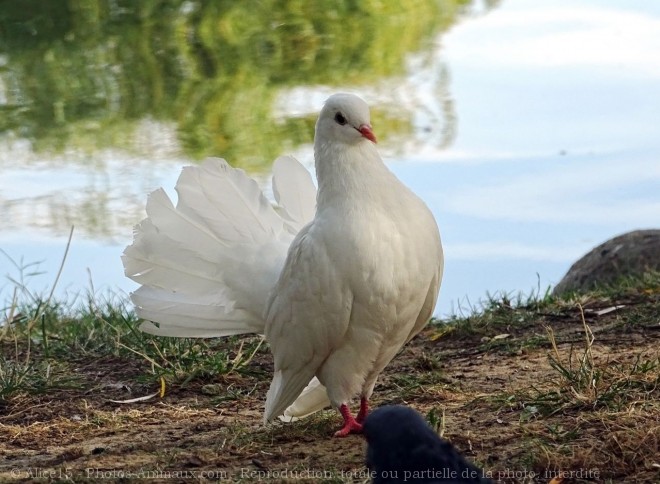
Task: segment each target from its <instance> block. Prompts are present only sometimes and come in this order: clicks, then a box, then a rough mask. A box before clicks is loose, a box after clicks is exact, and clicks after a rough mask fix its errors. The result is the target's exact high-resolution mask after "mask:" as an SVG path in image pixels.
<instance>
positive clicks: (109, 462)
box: [0, 303, 660, 483]
mask: <svg viewBox="0 0 660 484" xmlns="http://www.w3.org/2000/svg"><path fill="white" fill-rule="evenodd" d="M608 304H609V303H608ZM634 306H635V304H627V305H626V306H625V307H624V308H620V309H617V310H611V311H610V312H608V313H606V314H603V315H598V314H597V311H598V310H599V309H602V307H598V305H595V306H594V307H592V308H588V309H587V310H586V311H585V315H586V322H587V323H588V325H589V327H590V328H591V331H592V332H593V335H594V338H595V340H594V343H593V345H592V347H591V352H592V357H593V360H594V361H595V362H596V364H598V365H605V366H609V367H610V368H613V367H617V365H618V366H619V367H621V368H629V367H633V366H634V364H635V361H639V358H640V357H641V358H642V359H643V360H651V361H652V360H653V359H656V361H657V358H658V352H659V348H660V318H658V319H656V320H654V321H648V320H647V321H644V322H643V324H633V323H631V321H633V320H634V315H635V313H634V311H635V307H634ZM544 325H547V326H549V327H552V328H553V331H554V334H555V338H556V341H557V350H558V353H554V350H553V348H552V345H551V344H550V343H549V341H548V333H547V330H546V329H545V327H544ZM504 329H505V330H506V331H505V332H502V328H497V330H496V331H495V333H497V334H490V335H489V336H484V334H483V333H480V334H476V335H472V336H470V335H469V334H463V333H462V334H459V333H458V332H449V333H447V334H444V333H443V331H442V327H441V326H430V327H428V328H427V329H426V330H424V331H423V332H422V333H421V334H420V335H419V336H418V337H416V338H415V339H414V340H413V341H412V342H411V343H410V344H409V345H408V346H407V347H406V348H405V349H404V350H403V351H402V352H401V354H399V356H398V357H397V358H396V359H395V360H394V361H393V362H392V363H391V364H390V365H389V367H388V368H387V370H386V371H385V373H384V374H383V375H382V376H381V378H380V380H379V383H378V384H377V386H376V390H375V393H374V397H373V405H374V406H380V405H384V404H405V405H410V406H411V407H413V408H415V409H417V410H419V411H420V412H422V413H424V414H426V415H428V414H429V412H430V413H431V415H432V419H434V421H435V422H436V423H437V424H438V428H439V430H440V431H441V432H442V433H443V434H444V436H445V438H448V439H449V440H451V441H452V442H453V443H454V445H456V446H457V447H458V448H459V449H460V450H461V451H462V452H464V453H465V454H466V455H467V456H468V457H469V458H470V459H472V460H473V461H475V462H476V463H478V464H479V465H481V466H482V467H484V469H485V470H486V471H487V472H488V473H489V475H490V476H491V477H493V478H494V479H499V480H500V482H549V481H550V480H551V479H552V478H553V477H556V475H557V474H558V473H559V472H560V471H561V472H564V473H565V474H564V480H563V482H564V483H567V482H607V481H609V482H649V483H650V482H660V456H659V452H660V450H659V449H660V447H659V446H660V405H658V398H659V395H660V393H659V392H660V390H659V389H658V388H657V387H655V389H653V388H651V390H648V387H647V393H649V398H648V400H644V399H636V401H633V402H627V403H626V404H625V405H623V406H621V408H615V409H613V408H584V406H582V407H581V406H580V405H579V404H580V398H583V397H582V396H580V395H578V394H576V395H575V399H576V402H577V405H573V406H571V405H566V406H564V407H562V408H561V409H560V408H559V407H558V411H557V412H555V413H554V414H553V413H552V412H550V414H547V413H546V414H545V415H542V414H541V413H539V412H538V411H537V410H538V402H539V401H540V400H539V398H541V397H538V398H537V400H534V398H535V397H534V395H537V396H538V395H546V396H547V395H548V394H550V395H551V394H552V392H553V389H557V388H559V386H558V385H559V383H557V382H558V379H559V373H558V372H557V370H556V369H553V368H552V366H551V365H550V362H549V355H553V354H554V355H555V356H559V357H561V358H562V359H565V361H568V358H569V355H571V354H573V355H581V354H582V353H583V352H584V348H585V344H584V341H585V333H584V326H583V323H582V319H581V317H580V312H579V310H578V309H577V308H575V307H573V308H568V309H566V311H564V312H561V313H552V314H543V313H542V312H541V313H539V315H538V318H537V319H536V320H535V321H532V322H529V323H525V324H521V325H520V326H515V327H510V328H504ZM504 335H508V336H504ZM571 351H572V353H571ZM137 364H138V362H137V360H128V359H127V360H124V359H119V358H108V359H105V360H97V361H80V362H79V364H78V365H77V366H76V368H75V371H76V373H77V375H78V376H83V377H84V379H85V381H86V382H88V385H86V388H85V389H82V390H80V391H71V390H67V391H62V392H57V391H54V392H49V393H48V394H44V395H37V396H34V395H32V396H23V397H20V398H15V399H13V400H11V401H10V402H9V403H8V404H7V405H5V406H4V407H0V452H1V455H2V458H1V460H0V481H3V482H5V481H10V480H21V481H23V482H31V481H32V482H44V481H75V482H97V481H98V480H100V479H105V480H107V481H119V482H129V481H133V480H136V479H139V478H150V479H152V482H192V481H205V482H216V481H221V480H233V481H242V480H244V481H248V480H259V481H265V480H272V481H282V480H296V481H299V482H306V481H309V482H322V481H325V482H350V481H354V482H368V481H369V479H368V474H367V470H366V469H365V467H364V455H365V450H366V444H365V442H364V440H363V438H362V437H361V436H359V435H351V436H349V437H347V438H344V439H340V438H333V437H332V433H333V431H334V430H336V429H337V428H338V427H339V424H340V419H339V416H338V414H336V412H334V411H331V410H328V411H325V412H321V413H319V414H317V415H315V416H312V417H310V418H308V419H304V420H302V421H299V422H295V423H290V424H283V423H276V424H271V425H268V426H263V425H262V422H261V417H262V411H263V405H264V399H265V394H266V390H267V388H268V385H269V372H270V365H271V360H270V356H269V355H268V353H267V352H266V351H264V352H259V353H257V355H256V356H255V358H254V359H253V360H252V361H251V362H250V364H249V367H248V368H247V371H244V372H240V373H236V372H234V373H229V374H226V375H222V376H218V377H217V378H215V379H214V381H213V382H210V383H209V382H196V381H192V382H190V383H189V384H187V385H175V386H170V387H168V388H167V391H166V394H165V396H164V397H163V398H159V397H155V398H152V399H150V400H147V401H144V402H137V403H130V404H122V403H114V402H112V401H111V400H125V399H128V398H133V397H136V396H141V395H147V394H151V393H154V392H155V391H158V382H157V381H155V380H154V379H151V380H145V379H144V371H143V370H144V369H143V368H141V369H139V368H137V367H136V365H137ZM622 371H623V370H622ZM651 378H656V384H657V378H658V369H657V368H656V369H655V370H654V373H653V372H652V373H651ZM129 390H130V391H129ZM544 392H545V393H544ZM556 392H559V390H556ZM557 394H558V393H557ZM530 402H531V403H530ZM569 473H570V474H569ZM555 482H559V481H555Z"/></svg>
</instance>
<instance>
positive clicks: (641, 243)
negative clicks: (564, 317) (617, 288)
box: [552, 230, 660, 296]
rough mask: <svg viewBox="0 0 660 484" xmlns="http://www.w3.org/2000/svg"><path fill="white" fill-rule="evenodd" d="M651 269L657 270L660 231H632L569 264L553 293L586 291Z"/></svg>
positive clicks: (659, 269) (658, 267)
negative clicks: (569, 266)
mask: <svg viewBox="0 0 660 484" xmlns="http://www.w3.org/2000/svg"><path fill="white" fill-rule="evenodd" d="M652 271H660V230H635V231H633V232H628V233H626V234H623V235H619V236H618V237H614V238H613V239H610V240H608V241H607V242H604V243H603V244H601V245H599V246H598V247H596V248H595V249H592V250H591V251H590V252H589V253H588V254H586V255H585V256H584V257H582V258H581V259H580V260H578V261H577V262H576V263H575V264H573V265H572V266H571V268H570V269H569V270H568V272H567V273H566V275H565V276H564V277H563V278H562V280H561V281H559V284H557V285H556V286H555V288H554V289H553V291H552V293H553V294H554V295H555V296H557V295H560V294H564V293H567V292H586V291H589V290H592V289H595V288H596V287H600V286H607V285H611V284H613V283H615V282H616V281H617V280H619V279H620V278H622V277H629V276H637V277H640V276H642V274H644V273H646V272H652Z"/></svg>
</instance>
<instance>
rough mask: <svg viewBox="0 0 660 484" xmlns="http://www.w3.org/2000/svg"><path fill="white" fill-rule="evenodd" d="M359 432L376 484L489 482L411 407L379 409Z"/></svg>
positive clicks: (370, 416)
mask: <svg viewBox="0 0 660 484" xmlns="http://www.w3.org/2000/svg"><path fill="white" fill-rule="evenodd" d="M363 432H364V436H365V437H366V439H367V444H368V449H367V467H368V468H369V470H370V471H371V472H372V474H373V475H374V479H373V482H374V483H376V484H382V483H396V482H426V483H431V482H438V483H440V482H443V483H464V484H467V483H487V482H491V481H490V480H489V479H486V478H485V477H484V474H483V471H482V470H481V469H479V468H478V467H476V466H475V465H474V464H472V463H470V462H469V461H468V460H467V459H466V458H465V457H463V456H462V455H461V454H460V453H459V452H458V451H457V450H456V449H455V448H454V446H452V445H451V444H450V443H449V442H448V441H446V440H444V439H442V438H440V436H439V435H438V434H437V433H436V432H435V431H434V430H433V429H432V428H431V427H430V426H429V425H428V424H427V423H426V420H424V418H423V417H422V416H421V415H420V414H419V413H417V412H416V411H415V410H413V409H411V408H408V407H404V406H400V405H396V406H386V407H380V408H378V409H376V410H375V411H373V412H372V413H371V415H369V416H368V417H367V419H366V421H365V423H364V427H363Z"/></svg>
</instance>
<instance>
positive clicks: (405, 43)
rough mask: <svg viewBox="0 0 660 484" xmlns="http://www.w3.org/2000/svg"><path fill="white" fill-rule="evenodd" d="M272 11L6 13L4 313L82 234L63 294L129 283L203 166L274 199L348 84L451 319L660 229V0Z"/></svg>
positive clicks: (188, 6) (1, 207) (1, 231)
mask: <svg viewBox="0 0 660 484" xmlns="http://www.w3.org/2000/svg"><path fill="white" fill-rule="evenodd" d="M413 3H414V2H413ZM463 3H465V2H461V4H463ZM268 4H269V2H262V3H261V4H260V5H262V9H257V10H256V11H251V12H244V11H242V8H243V7H242V5H241V4H238V5H235V4H233V3H232V2H204V1H181V2H168V3H167V4H166V5H165V3H164V2H159V1H145V2H141V3H140V4H139V6H134V4H133V3H132V2H121V1H115V2H100V1H99V2H93V1H90V2H81V3H80V5H85V7H82V6H80V7H77V8H76V9H74V10H66V11H61V10H58V7H57V6H54V4H48V5H51V6H50V7H47V9H46V10H48V9H52V11H48V12H46V11H43V10H39V11H38V12H30V11H29V9H26V8H23V9H19V10H17V11H15V12H10V11H5V12H3V13H2V14H0V27H1V28H0V32H2V34H3V35H4V38H3V39H2V43H1V44H0V112H1V113H2V114H1V115H0V116H1V117H2V120H0V217H1V221H2V223H1V224H0V249H2V252H1V253H0V276H2V282H1V283H0V306H4V305H5V302H6V301H8V299H9V297H10V295H11V292H12V291H13V288H14V287H15V286H16V282H17V281H19V282H21V283H22V284H24V285H25V287H26V289H27V290H28V291H30V292H31V293H33V294H38V293H43V292H44V291H46V290H48V289H49V288H50V287H51V286H52V283H53V281H54V279H55V277H56V274H57V270H58V267H59V265H60V262H61V259H62V256H63V253H64V250H65V247H66V243H67V238H68V234H69V231H70V228H71V226H74V232H73V239H72V242H71V246H70V248H69V253H68V256H67V259H66V262H65V264H64V269H63V271H62V274H61V277H60V280H59V282H58V285H57V287H56V291H55V292H56V294H57V296H58V297H60V298H74V297H75V295H76V294H85V293H87V292H88V291H90V290H94V291H96V292H98V293H100V294H108V293H119V294H123V293H125V292H129V291H131V290H132V289H134V288H135V285H134V284H133V283H132V282H131V281H130V280H128V279H126V278H125V277H124V276H123V269H122V265H121V261H120V259H119V256H120V254H121V252H122V250H123V248H124V247H125V246H126V245H127V244H129V243H130V241H131V238H132V226H133V225H134V224H135V223H136V222H138V221H139V220H140V219H141V218H142V217H144V212H143V209H144V202H145V200H146V194H147V193H148V192H149V191H151V190H153V189H155V188H157V187H159V186H161V185H162V186H165V187H166V188H167V189H168V191H169V192H172V190H171V189H172V187H173V186H174V182H175V181H176V178H177V176H178V174H179V171H180V168H181V166H182V165H184V164H189V163H195V162H197V161H198V160H199V159H201V158H203V157H204V156H223V157H225V158H226V159H227V160H228V161H229V162H230V163H232V164H237V165H241V166H243V167H245V168H246V169H248V170H250V171H251V172H252V173H254V174H255V176H256V177H258V178H259V180H261V181H262V183H263V185H264V187H267V186H268V183H269V164H270V162H271V161H272V160H273V159H275V158H276V157H277V156H278V155H280V154H283V153H291V154H294V155H295V156H297V157H298V158H299V159H300V160H301V161H302V162H303V163H304V164H305V165H306V166H309V167H311V166H312V163H313V161H312V146H311V140H312V136H313V123H314V120H315V115H316V113H317V112H318V110H319V108H320V106H321V104H322V102H323V100H324V99H325V98H326V97H327V96H328V95H329V94H330V93H332V92H335V91H339V90H350V91H353V92H356V93H358V94H360V95H362V96H363V97H364V98H365V99H366V100H367V101H368V102H370V104H371V105H372V106H373V112H372V118H373V119H372V121H373V124H374V128H375V131H376V133H377V135H378V136H379V140H380V149H381V152H382V153H383V155H384V157H385V158H386V160H387V162H388V165H389V166H390V168H391V169H392V170H393V171H394V172H395V173H396V174H397V175H398V176H399V177H400V178H401V179H402V180H403V181H404V182H405V183H407V184H408V185H409V186H411V187H412V188H413V189H414V190H415V191H416V192H417V193H418V194H420V195H421V196H422V197H423V198H424V199H425V200H426V202H427V203H428V204H429V205H430V207H431V208H432V210H433V212H434V214H435V215H436V218H437V220H438V222H439V225H440V228H441V232H442V236H443V243H444V246H445V256H446V272H445V276H444V281H443V288H442V291H441V298H440V302H439V305H438V308H437V311H436V312H437V313H438V314H440V315H443V314H448V313H451V312H452V311H459V310H461V308H467V307H469V306H470V305H474V304H476V303H477V302H478V301H479V299H481V298H483V297H484V296H485V295H486V292H490V293H495V292H499V291H504V292H509V293H511V292H512V293H517V292H518V291H524V292H527V293H528V292H530V291H531V290H535V289H536V288H537V287H540V289H541V291H544V290H545V289H546V288H547V287H548V286H549V285H552V284H554V283H556V282H558V280H559V279H560V278H561V276H562V275H563V274H564V273H565V271H566V270H567V269H568V267H569V266H570V264H571V263H572V262H573V261H574V260H575V259H576V258H578V257H579V256H580V255H582V254H583V253H584V252H586V251H587V250H589V249H590V248H591V247H593V246H594V245H596V244H598V243H600V242H601V241H603V240H605V239H607V238H609V237H612V236H614V235H616V234H618V233H621V232H625V231H628V230H632V229H638V228H648V227H658V226H659V225H660V156H659V155H660V128H659V127H658V126H659V124H658V119H660V56H659V55H658V54H657V53H658V52H660V4H658V5H656V3H655V2H642V1H639V2H633V1H631V2H615V1H593V2H588V1H565V2H561V1H537V2H525V1H522V0H521V1H513V0H512V1H503V2H474V3H470V2H468V4H467V5H465V6H459V5H456V4H454V3H452V2H442V5H443V8H442V9H441V8H440V7H439V6H438V5H439V4H438V3H436V2H434V1H429V2H425V1H419V2H416V3H415V5H414V6H411V7H410V10H407V9H406V8H407V7H397V8H399V10H396V9H394V10H392V8H393V7H387V6H380V7H378V8H375V7H374V8H371V9H370V10H368V11H359V12H355V11H350V10H349V9H348V7H344V6H343V4H341V3H340V4H339V5H338V6H337V8H333V9H329V10H328V9H325V10H324V9H320V10H319V9H314V8H312V7H313V6H311V5H310V8H309V11H299V10H296V11H281V12H280V11H275V12H273V11H272V10H269V7H268ZM319 12H321V13H319ZM420 14H423V15H420ZM246 15H247V16H248V17H246ZM245 18H250V19H251V21H250V22H246V21H245V20H244V19H245ZM347 28H350V29H353V30H352V31H356V32H359V34H356V35H357V37H356V38H351V39H348V38H347V37H346V36H345V35H343V32H344V30H345V29H347ZM266 189H267V188H266ZM21 267H22V268H23V269H22V270H21V269H20V268H21Z"/></svg>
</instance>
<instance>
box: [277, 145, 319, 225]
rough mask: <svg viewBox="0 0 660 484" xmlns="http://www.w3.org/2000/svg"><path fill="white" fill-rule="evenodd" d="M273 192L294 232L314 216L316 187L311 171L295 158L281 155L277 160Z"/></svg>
mask: <svg viewBox="0 0 660 484" xmlns="http://www.w3.org/2000/svg"><path fill="white" fill-rule="evenodd" d="M273 194H274V195H275V200H276V201H277V203H278V204H279V205H280V207H281V210H280V213H281V215H282V217H283V218H284V220H285V223H286V224H287V226H288V227H290V228H291V229H292V231H293V232H294V233H298V232H299V231H300V229H301V228H303V227H304V226H305V225H307V223H309V222H310V221H311V220H312V219H313V218H314V212H315V211H316V187H315V186H314V182H313V181H312V176H311V174H310V173H309V171H307V170H306V169H305V167H304V166H302V165H301V164H300V163H299V162H298V160H296V159H295V158H293V157H291V156H280V157H279V158H278V159H276V160H275V163H274V164H273ZM310 202H313V203H310Z"/></svg>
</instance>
